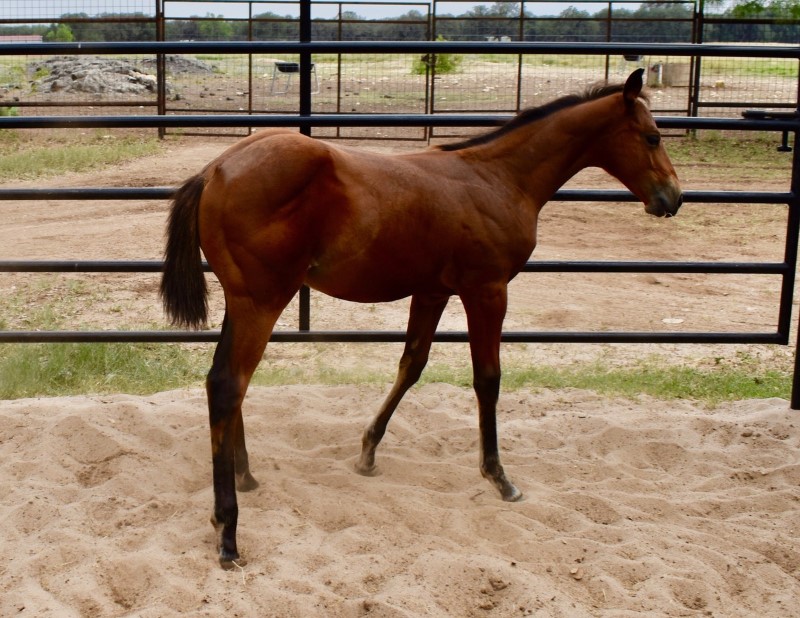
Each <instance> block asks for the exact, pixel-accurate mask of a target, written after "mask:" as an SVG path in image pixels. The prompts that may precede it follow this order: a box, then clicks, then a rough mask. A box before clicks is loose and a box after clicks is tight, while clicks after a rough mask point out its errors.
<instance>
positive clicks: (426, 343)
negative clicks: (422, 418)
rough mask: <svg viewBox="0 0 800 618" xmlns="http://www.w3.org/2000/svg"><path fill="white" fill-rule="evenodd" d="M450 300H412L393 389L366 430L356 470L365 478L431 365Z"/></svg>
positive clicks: (373, 467) (418, 298) (371, 473)
mask: <svg viewBox="0 0 800 618" xmlns="http://www.w3.org/2000/svg"><path fill="white" fill-rule="evenodd" d="M448 300H449V297H436V298H427V297H418V296H414V297H412V299H411V309H410V311H409V318H408V327H407V329H406V344H405V348H404V350H403V356H402V357H401V358H400V366H399V369H398V372H397V378H396V379H395V382H394V385H393V386H392V390H391V391H390V392H389V394H388V395H387V397H386V399H385V400H384V402H383V405H382V406H381V408H380V410H379V411H378V414H377V415H376V416H375V418H374V419H373V420H372V422H371V423H370V424H369V425H368V426H367V428H366V429H365V430H364V435H363V438H362V442H361V457H360V458H359V460H358V463H357V464H356V471H357V472H359V473H360V474H363V475H365V476H370V475H373V474H375V450H376V449H377V448H378V444H380V442H381V440H382V439H383V436H384V434H385V433H386V426H387V425H388V424H389V420H390V419H391V418H392V414H393V413H394V411H395V409H396V408H397V406H398V404H399V403H400V400H401V399H402V398H403V395H405V394H406V392H407V391H408V389H409V388H411V387H412V386H413V385H414V384H416V382H417V381H418V380H419V378H420V375H422V370H423V369H424V368H425V365H426V364H427V363H428V353H429V352H430V349H431V343H432V342H433V335H434V333H435V332H436V326H437V325H438V324H439V318H441V316H442V312H443V311H444V308H445V306H447V301H448Z"/></svg>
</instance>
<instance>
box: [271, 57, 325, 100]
mask: <svg viewBox="0 0 800 618" xmlns="http://www.w3.org/2000/svg"><path fill="white" fill-rule="evenodd" d="M299 74H300V63H299V62H275V64H274V66H273V67H272V82H271V83H270V86H269V93H270V94H286V93H287V92H289V89H290V88H291V85H292V75H299ZM282 75H285V76H286V81H285V82H284V83H283V89H280V84H277V88H278V89H276V82H278V81H280V79H281V76H282ZM311 76H312V77H313V79H314V87H313V90H312V91H311V94H317V93H318V92H319V79H318V78H317V66H316V65H315V64H314V63H313V62H312V63H311Z"/></svg>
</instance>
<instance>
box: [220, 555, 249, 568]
mask: <svg viewBox="0 0 800 618" xmlns="http://www.w3.org/2000/svg"><path fill="white" fill-rule="evenodd" d="M219 566H221V567H222V570H223V571H234V570H236V569H242V568H244V567H245V566H247V560H245V559H244V558H240V557H238V556H237V557H236V558H227V557H224V556H222V555H220V557H219Z"/></svg>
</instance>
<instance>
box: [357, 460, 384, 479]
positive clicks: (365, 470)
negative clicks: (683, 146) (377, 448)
mask: <svg viewBox="0 0 800 618" xmlns="http://www.w3.org/2000/svg"><path fill="white" fill-rule="evenodd" d="M355 470H356V472H358V473H359V474H360V475H361V476H378V474H380V472H378V466H376V465H375V464H372V465H371V466H365V465H363V464H361V463H360V462H359V463H357V464H356V465H355Z"/></svg>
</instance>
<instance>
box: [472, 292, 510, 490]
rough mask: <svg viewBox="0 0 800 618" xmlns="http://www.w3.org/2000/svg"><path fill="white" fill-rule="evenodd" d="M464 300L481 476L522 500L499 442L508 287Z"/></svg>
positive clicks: (481, 293)
mask: <svg viewBox="0 0 800 618" xmlns="http://www.w3.org/2000/svg"><path fill="white" fill-rule="evenodd" d="M461 300H462V302H463V303H464V310H465V311H466V313H467V325H468V329H469V344H470V351H471V353H472V375H473V387H474V389H475V395H476V396H477V399H478V415H479V427H480V433H481V453H480V469H481V474H482V475H483V477H484V478H486V479H488V480H489V481H490V482H491V483H492V484H493V485H494V486H495V487H497V489H498V491H499V492H500V495H501V496H502V498H503V500H506V501H508V502H514V501H517V500H519V499H520V498H522V492H521V491H520V490H519V489H517V488H516V487H515V486H514V484H513V483H511V481H509V480H508V478H507V477H506V474H505V471H504V470H503V466H502V464H501V463H500V451H499V447H498V441H497V400H498V398H499V394H500V335H501V333H502V329H503V319H504V318H505V314H506V304H507V292H506V286H505V284H502V285H501V284H496V285H492V286H488V287H486V288H482V289H480V290H474V291H471V292H470V293H464V294H462V295H461Z"/></svg>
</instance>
